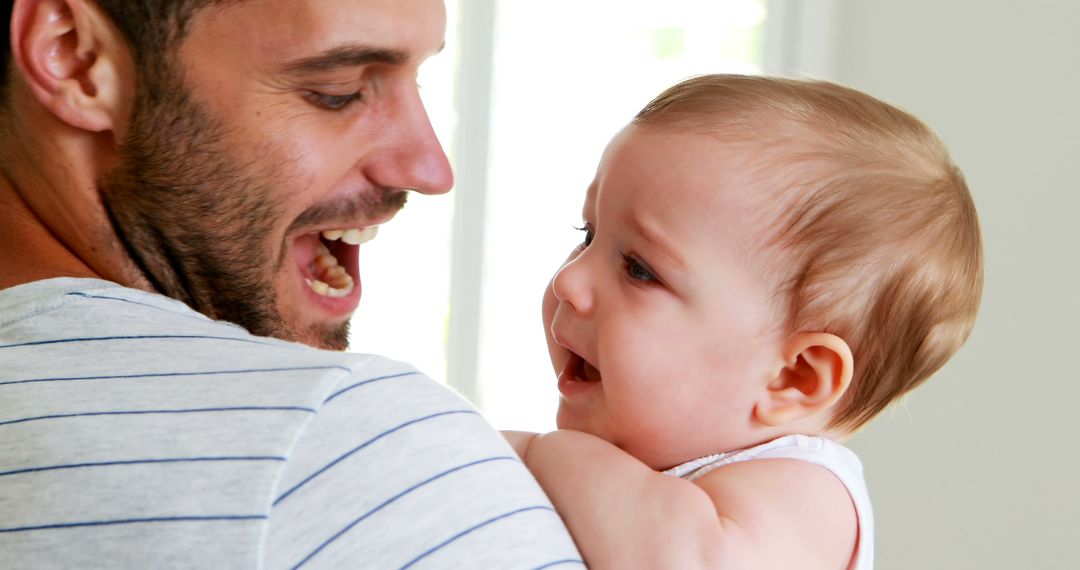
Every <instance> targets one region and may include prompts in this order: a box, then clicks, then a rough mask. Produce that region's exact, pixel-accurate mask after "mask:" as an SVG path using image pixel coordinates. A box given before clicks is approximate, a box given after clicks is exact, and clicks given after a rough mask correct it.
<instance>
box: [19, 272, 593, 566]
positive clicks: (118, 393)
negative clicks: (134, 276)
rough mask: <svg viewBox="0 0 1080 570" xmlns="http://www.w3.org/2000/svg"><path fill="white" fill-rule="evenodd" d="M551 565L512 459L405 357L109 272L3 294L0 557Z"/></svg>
mask: <svg viewBox="0 0 1080 570" xmlns="http://www.w3.org/2000/svg"><path fill="white" fill-rule="evenodd" d="M555 566H559V567H564V566H565V567H573V566H578V567H580V566H582V563H581V559H580V555H579V554H578V553H577V551H576V549H575V548H574V545H573V542H572V540H571V539H570V537H569V535H568V534H567V532H566V529H565V527H564V526H563V524H562V522H561V521H560V519H559V517H558V515H557V514H556V513H555V512H554V511H553V510H552V508H551V505H550V503H549V502H548V500H547V498H546V497H545V496H544V494H543V492H542V491H541V490H540V488H539V487H538V486H537V484H536V483H535V481H534V480H533V479H532V477H531V476H530V475H529V473H528V471H527V470H526V469H525V467H524V466H523V465H522V463H521V462H520V461H518V459H517V457H516V456H515V455H514V453H513V451H512V450H511V449H510V447H509V446H508V445H507V444H506V443H505V442H504V441H503V440H502V438H501V437H500V436H499V435H498V433H496V432H495V431H494V430H492V428H491V427H490V426H489V425H488V424H487V422H485V420H484V419H483V418H482V417H480V416H479V415H478V414H477V412H476V411H475V410H474V409H473V408H472V407H471V406H469V405H468V404H467V403H466V402H464V401H463V400H462V399H461V398H459V397H458V396H456V395H454V394H453V393H451V392H450V391H449V390H447V389H446V388H444V387H442V386H440V385H438V384H437V383H435V382H433V381H432V380H430V379H428V378H426V377H425V376H423V375H421V374H420V373H418V372H416V371H415V370H414V369H412V368H411V367H409V366H406V365H403V364H401V363H398V362H393V361H390V360H386V359H384V358H380V357H377V356H367V355H357V354H342V353H334V352H326V351H319V350H314V349H311V348H308V347H305V346H301V345H298V344H291V343H287V342H282V341H278V340H274V339H268V338H262V337H255V336H252V335H250V334H248V333H247V332H246V331H244V330H243V329H241V328H239V327H237V326H234V325H230V324H227V323H222V322H216V321H212V320H210V319H207V318H206V317H204V316H202V315H200V314H198V313H196V312H194V311H192V310H191V309H189V308H188V307H186V306H185V305H183V304H181V303H178V302H176V301H173V300H170V299H167V298H165V297H162V296H159V295H153V294H149V293H144V292H140V291H136V290H133V289H127V288H123V287H120V286H118V285H115V284H112V283H108V282H105V281H98V280H89V279H52V280H48V281H40V282H36V283H30V284H26V285H22V286H18V287H13V288H11V289H7V290H3V291H0V568H230V569H231V568H241V569H242V568H380V569H381V568H417V569H420V568H498V569H501V568H549V567H555Z"/></svg>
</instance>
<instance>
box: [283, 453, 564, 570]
mask: <svg viewBox="0 0 1080 570" xmlns="http://www.w3.org/2000/svg"><path fill="white" fill-rule="evenodd" d="M495 461H518V458H517V457H516V456H514V457H511V456H507V455H504V456H498V457H488V458H486V459H478V460H476V461H471V462H469V463H466V464H464V465H458V466H457V467H453V468H451V469H447V470H446V471H443V472H442V473H438V474H436V475H432V476H431V477H428V478H427V479H424V480H423V481H420V482H419V483H416V484H414V485H412V486H410V487H408V488H406V489H405V490H404V491H401V492H400V493H397V494H396V495H393V496H392V497H390V498H389V499H386V500H385V501H383V502H382V503H379V504H378V505H376V506H375V507H374V508H373V509H371V510H369V511H368V512H366V513H364V514H363V515H360V517H359V518H357V519H355V520H353V521H352V522H350V523H349V524H347V525H345V527H344V528H342V529H341V530H339V531H338V532H336V533H334V534H333V535H332V536H330V538H328V539H326V540H325V541H323V543H322V544H320V545H319V546H318V547H317V548H315V550H313V551H311V552H310V553H309V554H308V555H307V556H305V557H304V558H303V559H301V560H300V562H297V563H296V565H295V566H293V567H292V568H293V570H296V568H300V567H301V566H303V565H305V564H307V563H308V562H310V561H311V559H312V558H314V557H315V556H316V555H317V554H318V553H319V552H322V550H323V549H324V548H326V547H327V546H329V545H330V543H332V542H334V541H335V540H337V539H338V538H341V536H343V535H344V534H345V533H347V532H349V531H350V530H351V529H352V528H353V527H355V526H356V525H358V524H360V523H361V522H363V521H364V520H365V519H367V518H368V517H370V516H372V515H374V514H375V513H377V512H379V511H381V510H382V509H383V508H385V507H386V506H388V505H390V504H391V503H393V502H395V501H397V500H398V499H400V498H402V497H404V496H405V495H408V494H409V493H412V492H413V491H416V490H417V489H420V488H421V487H424V486H426V485H430V484H431V483H433V482H434V481H437V480H439V479H442V478H443V477H446V476H447V475H450V474H452V473H456V472H458V471H462V470H464V469H468V468H470V467H476V466H478V465H484V464H487V463H492V462H495ZM548 508H549V510H550V507H548Z"/></svg>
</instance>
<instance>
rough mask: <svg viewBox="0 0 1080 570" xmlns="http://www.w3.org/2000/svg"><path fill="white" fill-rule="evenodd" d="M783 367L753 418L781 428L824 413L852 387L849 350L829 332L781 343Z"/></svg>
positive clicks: (794, 337)
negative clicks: (782, 345) (782, 344)
mask: <svg viewBox="0 0 1080 570" xmlns="http://www.w3.org/2000/svg"><path fill="white" fill-rule="evenodd" d="M783 356H784V366H783V368H782V369H781V370H780V371H779V373H778V374H777V376H776V378H774V379H773V380H772V381H771V382H769V385H768V386H767V387H766V390H765V391H764V393H763V394H762V396H761V398H760V399H759V400H758V402H757V404H756V405H755V407H754V416H755V419H757V420H758V421H760V422H761V423H763V424H765V425H768V426H772V427H780V426H784V425H789V424H791V423H793V422H796V421H799V420H801V419H803V418H807V417H810V416H814V415H817V414H820V413H822V412H825V411H827V410H828V409H829V408H831V407H832V405H833V404H835V403H836V402H837V401H839V400H840V397H841V396H843V395H844V393H845V392H847V389H848V386H850V385H851V376H852V373H853V371H854V364H853V363H854V360H853V358H852V356H851V348H850V347H848V344H847V343H846V342H844V340H843V339H841V338H840V337H838V336H836V335H834V334H829V333H797V334H795V335H792V336H791V337H790V338H788V339H787V341H786V342H785V343H784V353H783Z"/></svg>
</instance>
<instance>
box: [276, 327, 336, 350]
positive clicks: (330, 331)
mask: <svg viewBox="0 0 1080 570" xmlns="http://www.w3.org/2000/svg"><path fill="white" fill-rule="evenodd" d="M296 336H297V338H292V339H286V340H292V341H294V342H299V343H303V344H306V345H308V346H311V347H314V348H319V349H322V350H335V351H343V350H346V349H347V348H349V321H345V322H344V323H341V324H337V325H330V324H315V325H311V326H309V327H307V328H306V329H304V330H303V331H301V333H300V334H298V335H296Z"/></svg>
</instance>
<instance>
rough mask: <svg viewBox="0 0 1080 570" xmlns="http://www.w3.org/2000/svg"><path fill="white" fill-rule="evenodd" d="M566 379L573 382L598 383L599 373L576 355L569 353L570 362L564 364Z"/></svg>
mask: <svg viewBox="0 0 1080 570" xmlns="http://www.w3.org/2000/svg"><path fill="white" fill-rule="evenodd" d="M566 371H567V372H569V374H566V376H567V378H568V379H570V380H573V381H575V382H599V381H600V380H601V376H600V371H599V370H598V369H597V368H596V367H595V366H593V365H592V364H590V363H589V361H587V360H585V359H584V358H582V357H581V356H579V355H578V354H577V353H574V352H571V353H570V360H569V361H568V362H567V363H566Z"/></svg>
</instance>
